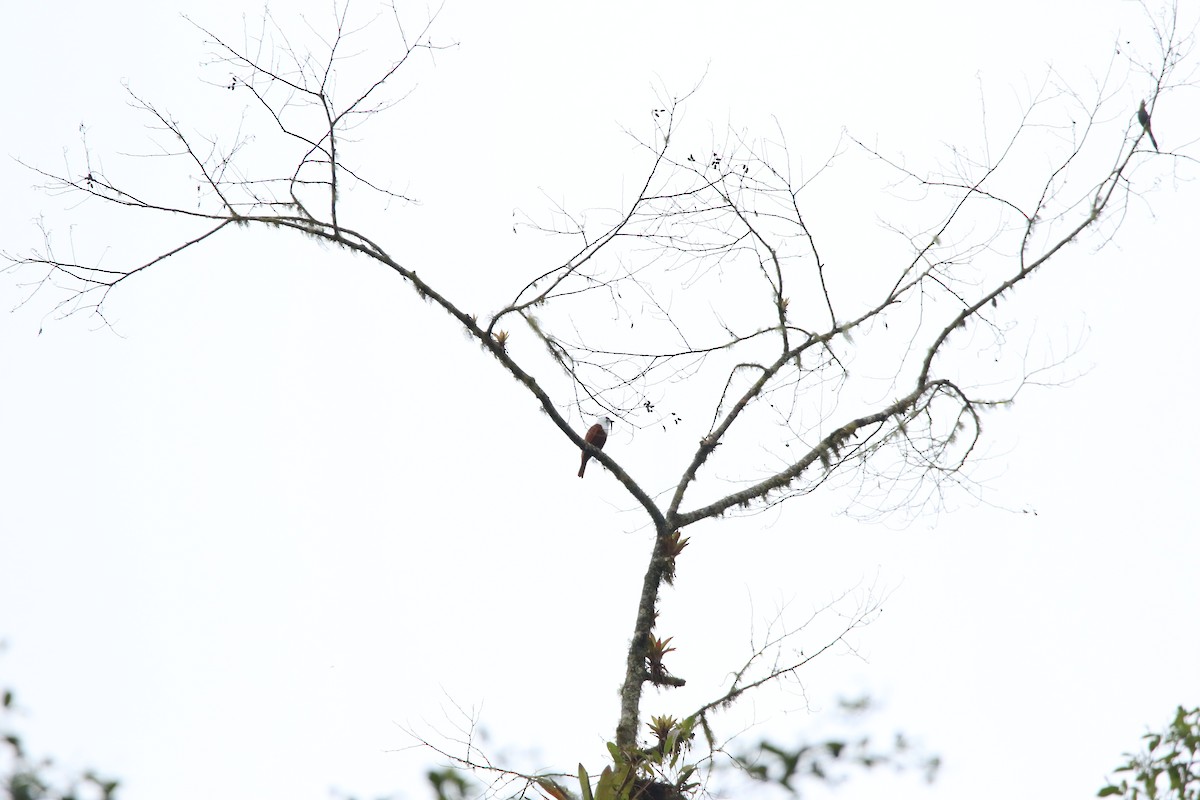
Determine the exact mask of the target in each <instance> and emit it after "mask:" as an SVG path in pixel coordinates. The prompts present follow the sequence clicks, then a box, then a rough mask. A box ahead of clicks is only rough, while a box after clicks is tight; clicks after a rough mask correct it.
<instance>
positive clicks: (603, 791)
mask: <svg viewBox="0 0 1200 800" xmlns="http://www.w3.org/2000/svg"><path fill="white" fill-rule="evenodd" d="M616 794H617V792H616V788H615V787H614V786H613V771H612V767H605V768H604V771H603V772H601V773H600V780H598V781H596V800H615V798H616Z"/></svg>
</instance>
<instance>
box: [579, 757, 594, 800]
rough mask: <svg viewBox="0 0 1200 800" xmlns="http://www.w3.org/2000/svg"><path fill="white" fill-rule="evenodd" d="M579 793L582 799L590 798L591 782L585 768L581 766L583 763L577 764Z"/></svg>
mask: <svg viewBox="0 0 1200 800" xmlns="http://www.w3.org/2000/svg"><path fill="white" fill-rule="evenodd" d="M579 794H580V795H581V796H582V797H583V800H592V782H591V779H589V778H588V774H587V770H586V769H584V768H583V764H580V765H579Z"/></svg>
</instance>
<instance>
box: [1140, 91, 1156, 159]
mask: <svg viewBox="0 0 1200 800" xmlns="http://www.w3.org/2000/svg"><path fill="white" fill-rule="evenodd" d="M1138 122H1140V123H1141V124H1142V130H1144V131H1145V132H1146V135H1147V136H1149V137H1150V144H1152V145H1154V152H1156V153H1157V152H1159V149H1158V142H1157V141H1155V139H1154V131H1152V130H1150V112H1149V111H1147V110H1146V101H1145V100H1143V101H1142V104H1141V105H1140V106H1138Z"/></svg>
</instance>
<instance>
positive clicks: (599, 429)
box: [579, 417, 612, 478]
mask: <svg viewBox="0 0 1200 800" xmlns="http://www.w3.org/2000/svg"><path fill="white" fill-rule="evenodd" d="M610 427H612V420H611V419H609V418H608V417H604V418H602V419H601V420H600V421H599V422H597V423H596V424H595V425H593V426H592V427H590V428H588V432H587V433H586V434H584V436H583V440H584V441H585V442H587V443H588V444H590V445H591V446H592V447H594V448H596V449H597V450H603V449H604V443H605V442H607V441H608V429H609V428H610ZM580 453H581V457H580V459H579V477H581V478H582V477H583V471H584V469H586V468H587V462H588V459H589V458H591V457H592V454H591V453H589V452H588V451H587V450H581V451H580Z"/></svg>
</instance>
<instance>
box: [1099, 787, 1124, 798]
mask: <svg viewBox="0 0 1200 800" xmlns="http://www.w3.org/2000/svg"><path fill="white" fill-rule="evenodd" d="M1120 793H1121V787H1119V786H1105V787H1104V788H1103V789H1101V790H1100V791H1099V792H1097V793H1096V796H1097V797H1108V796H1109V795H1110V794H1120Z"/></svg>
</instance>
